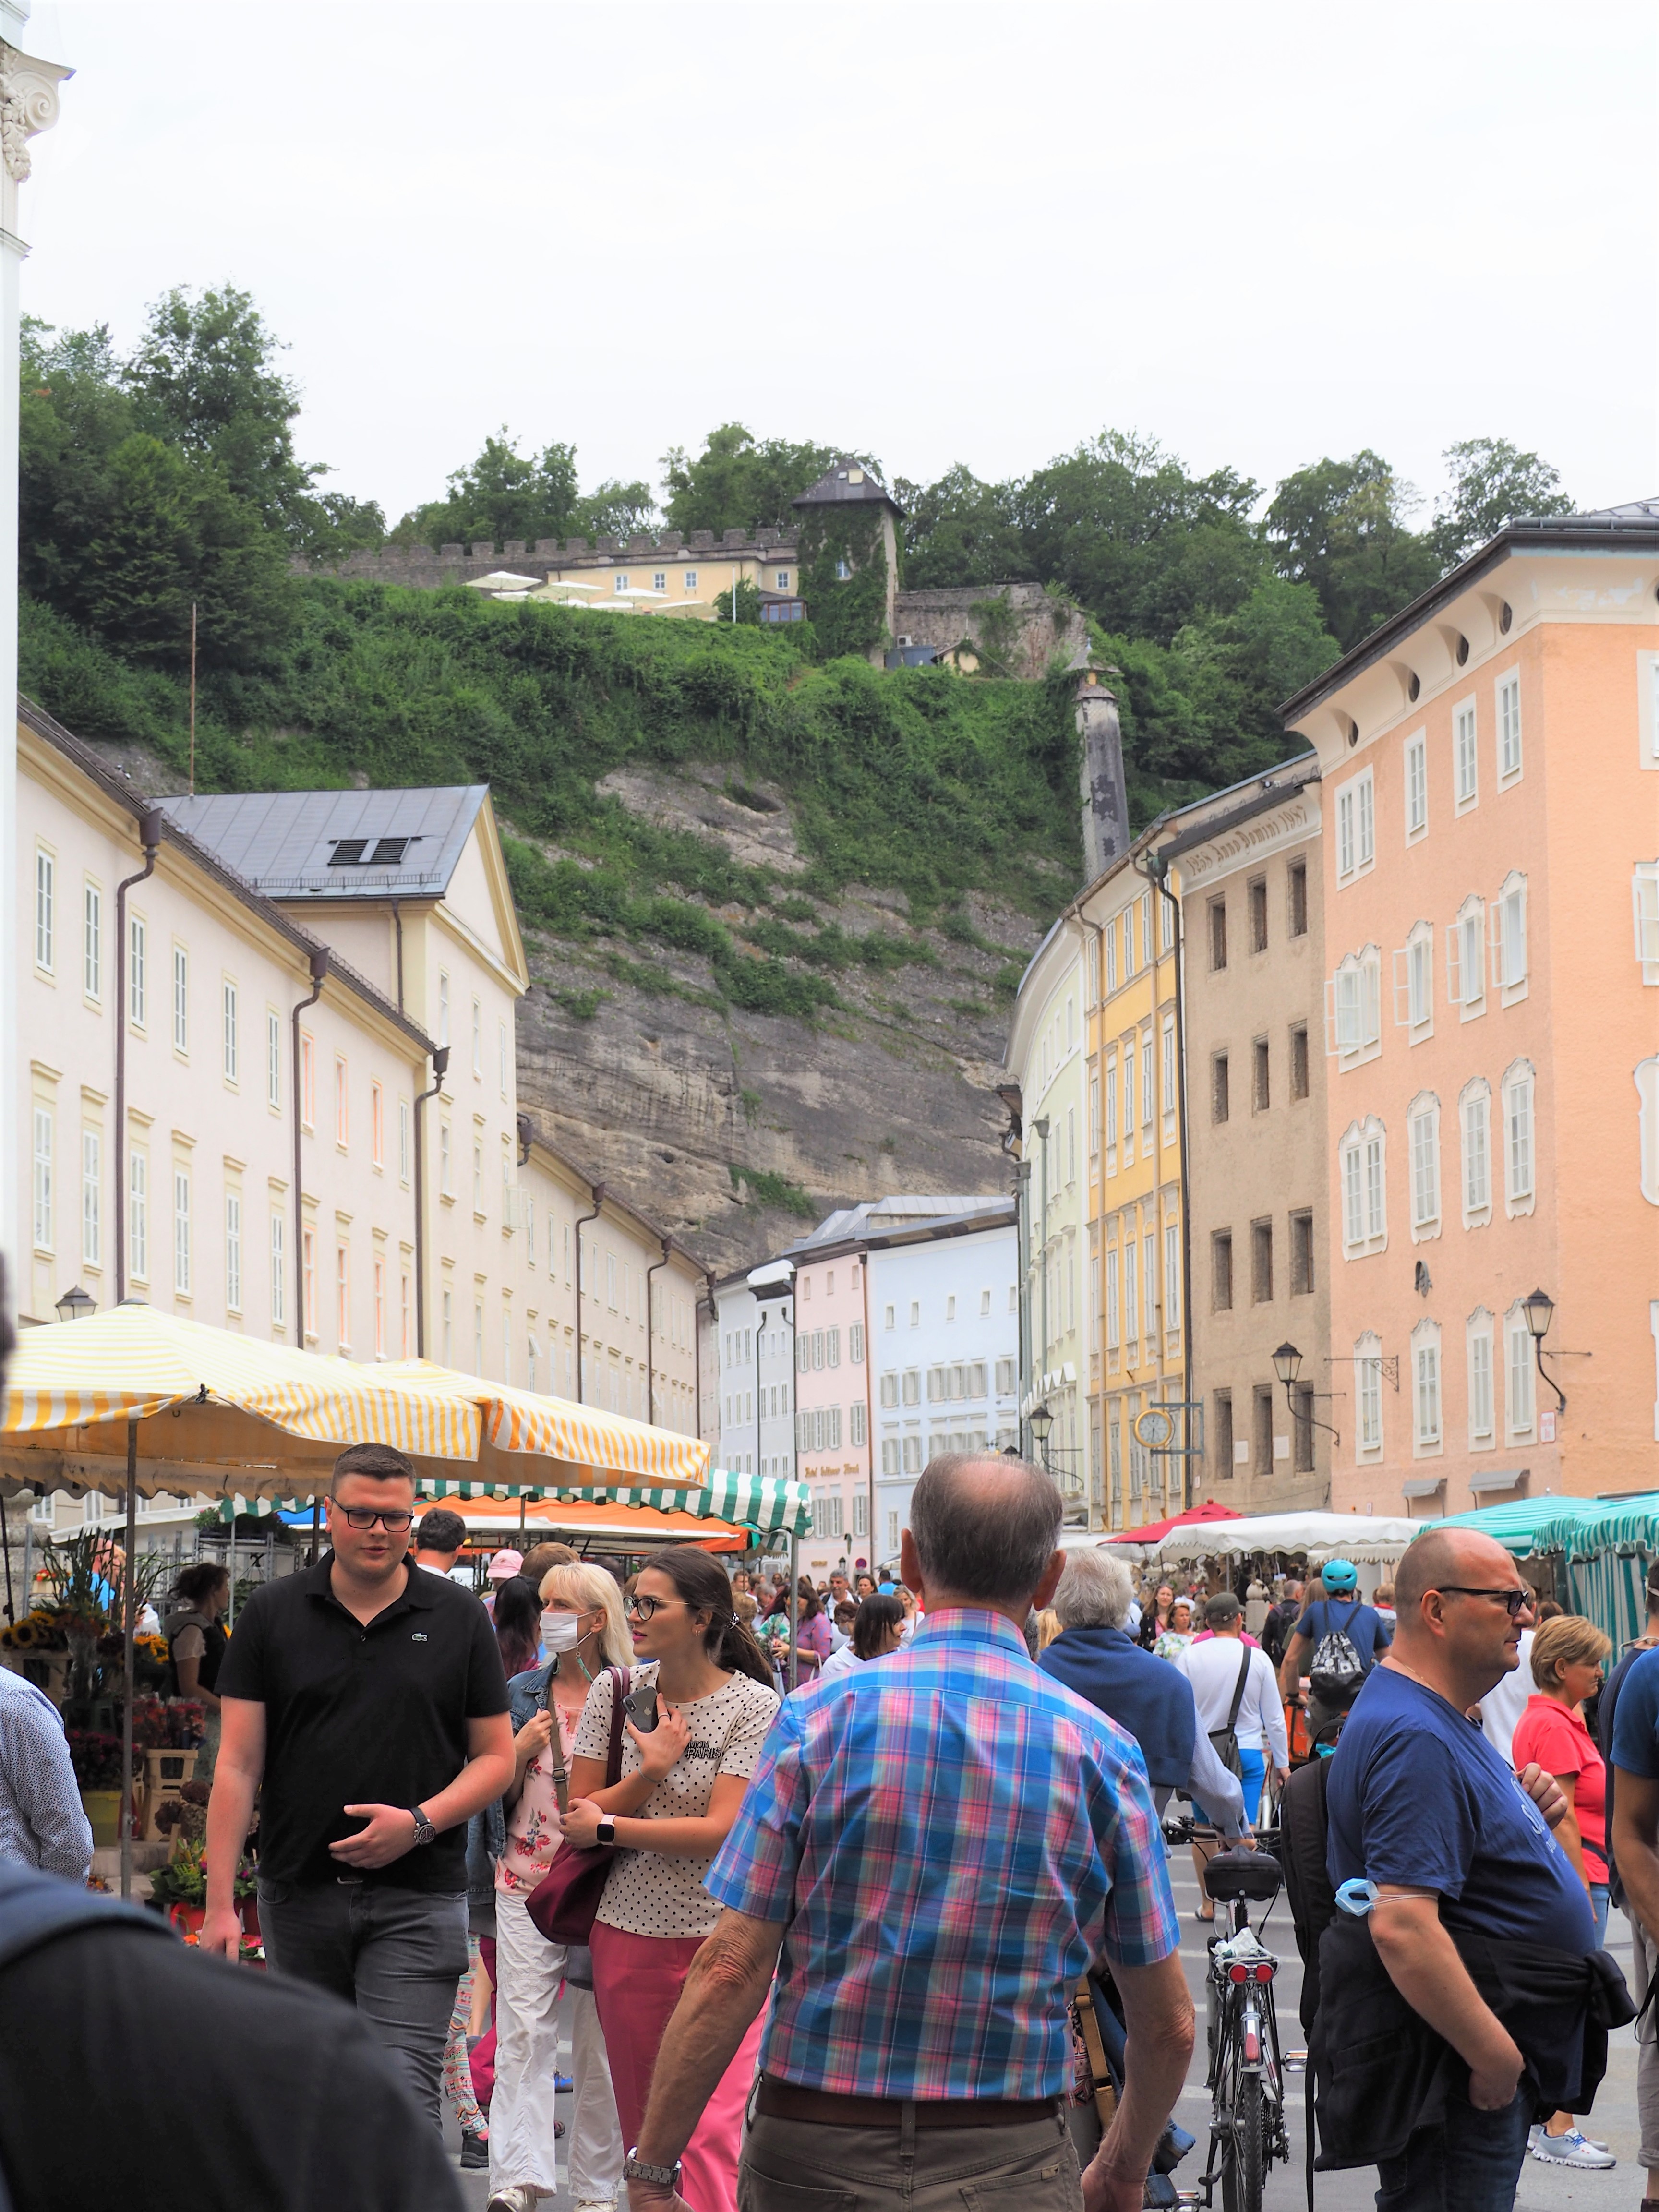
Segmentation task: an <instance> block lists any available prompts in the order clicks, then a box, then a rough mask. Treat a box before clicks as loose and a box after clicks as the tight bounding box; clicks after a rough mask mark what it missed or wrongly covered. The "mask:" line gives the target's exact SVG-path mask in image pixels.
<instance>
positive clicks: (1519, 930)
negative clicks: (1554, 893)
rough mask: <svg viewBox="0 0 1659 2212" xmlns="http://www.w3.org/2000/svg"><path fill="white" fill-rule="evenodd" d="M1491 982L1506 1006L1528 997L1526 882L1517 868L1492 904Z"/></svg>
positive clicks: (1506, 880) (1500, 1000) (1508, 876)
mask: <svg viewBox="0 0 1659 2212" xmlns="http://www.w3.org/2000/svg"><path fill="white" fill-rule="evenodd" d="M1492 987H1493V988H1494V989H1495V990H1496V991H1497V992H1498V999H1499V1003H1500V1004H1501V1005H1503V1006H1514V1005H1515V1003H1516V1000H1520V999H1524V998H1525V997H1526V995H1527V879H1526V878H1525V877H1524V876H1523V875H1522V873H1521V872H1520V870H1519V869H1518V868H1516V869H1512V870H1511V871H1510V873H1509V874H1508V875H1507V876H1506V877H1505V878H1504V888H1503V889H1502V890H1501V891H1499V893H1498V896H1497V897H1496V898H1495V899H1494V900H1493V901H1492Z"/></svg>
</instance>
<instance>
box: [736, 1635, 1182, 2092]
mask: <svg viewBox="0 0 1659 2212" xmlns="http://www.w3.org/2000/svg"><path fill="white" fill-rule="evenodd" d="M704 1883H705V1887H707V1889H708V1892H709V1894H710V1895H711V1896H712V1897H714V1898H715V1899H717V1900H718V1901H719V1903H720V1904H721V1905H732V1906H734V1907H735V1908H736V1910H737V1911H739V1912H745V1913H748V1914H750V1916H751V1917H754V1918H755V1919H757V1920H781V1921H784V1922H786V1923H787V1929H786V1932H785V1935H784V1938H783V1948H782V1951H781V1954H780V1957H779V1960H778V1970H777V1979H776V1982H775V1984H774V1988H773V1993H772V2009H771V2015H770V2017H769V2021H768V2022H767V2027H766V2035H765V2040H764V2043H763V2047H762V2060H761V2063H762V2064H763V2067H764V2068H765V2069H766V2071H767V2072H768V2073H769V2074H774V2075H778V2076H780V2077H781V2079H782V2080H784V2081H794V2082H799V2083H800V2084H801V2085H803V2086H804V2087H808V2088H813V2089H827V2090H830V2091H833V2092H836V2093H840V2094H843V2095H856V2096H870V2097H904V2098H917V2099H922V2098H934V2097H1022V2098H1036V2097H1054V2096H1059V2095H1060V2094H1062V2093H1064V2092H1065V2091H1066V2088H1067V2087H1069V2086H1070V2079H1071V2071H1072V2058H1071V2044H1070V2036H1069V2032H1068V2029H1067V2026H1066V1996H1067V1992H1068V1990H1070V1988H1071V1986H1072V1985H1073V1984H1074V1983H1075V1982H1076V1980H1077V1978H1078V1977H1079V1974H1081V1973H1082V1972H1084V1971H1085V1967H1086V1966H1087V1965H1088V1963H1089V1960H1090V1959H1091V1956H1092V1954H1093V1953H1094V1951H1095V1949H1096V1948H1097V1943H1098V1938H1099V1935H1100V1930H1101V1923H1102V1916H1103V1915H1104V1921H1105V1950H1106V1954H1107V1956H1108V1958H1109V1959H1111V1960H1116V1961H1119V1962H1120V1963H1121V1964H1124V1965H1127V1966H1150V1965H1152V1963H1153V1962H1154V1961H1156V1960H1159V1959H1163V1958H1165V1957H1167V1956H1168V1955H1169V1954H1170V1952H1172V1951H1173V1950H1175V1949H1176V1948H1177V1945H1178V1943H1179V1941H1180V1930H1179V1926H1178V1923H1177V1921H1176V1911H1175V1906H1174V1904H1173V1902H1172V1900H1171V1898H1170V1881H1169V1875H1168V1873H1167V1871H1166V1869H1165V1865H1164V1838H1163V1836H1162V1835H1161V1834H1160V1832H1159V1830H1158V1820H1157V1817H1156V1815H1155V1814H1154V1813H1153V1810H1152V1795H1151V1791H1150V1790H1149V1788H1148V1786H1147V1781H1146V1767H1145V1765H1144V1764H1143V1763H1142V1760H1141V1756H1140V1753H1139V1748H1138V1747H1137V1746H1136V1745H1135V1743H1134V1741H1133V1738H1132V1737H1130V1736H1128V1735H1126V1734H1125V1733H1124V1731H1123V1730H1122V1729H1120V1728H1118V1727H1117V1726H1116V1725H1115V1723H1113V1722H1111V1721H1109V1720H1108V1719H1106V1717H1104V1715H1103V1714H1102V1713H1099V1712H1097V1711H1096V1710H1095V1708H1094V1707H1093V1706H1092V1705H1085V1702H1084V1700H1083V1699H1081V1698H1079V1697H1077V1696H1075V1695H1074V1694H1073V1692H1071V1691H1070V1690H1068V1689H1066V1687H1065V1686H1064V1685H1063V1684H1061V1683H1059V1682H1056V1681H1054V1680H1052V1679H1051V1678H1050V1677H1049V1676H1048V1675H1047V1674H1040V1673H1039V1672H1038V1670H1037V1669H1036V1668H1035V1667H1034V1666H1033V1665H1032V1664H1031V1662H1030V1658H1029V1656H1027V1653H1026V1650H1025V1644H1024V1638H1022V1637H1021V1636H1020V1634H1019V1632H1018V1630H1017V1629H1015V1628H1014V1627H1013V1626H1012V1623H1010V1622H1009V1621H1007V1620H1004V1619H1003V1618H1002V1617H1001V1616H1000V1614H997V1613H991V1612H988V1611H985V1612H981V1611H980V1610H978V1609H974V1610H971V1611H970V1610H969V1609H967V1608H963V1609H960V1610H955V1609H953V1610H951V1611H950V1612H945V1613H929V1614H928V1615H927V1619H926V1620H925V1621H924V1622H923V1623H922V1625H921V1627H920V1628H919V1629H918V1630H917V1632H916V1635H915V1640H914V1642H913V1643H912V1644H911V1645H910V1647H909V1649H908V1650H906V1651H900V1652H896V1653H894V1654H893V1656H891V1657H890V1658H886V1659H878V1660H875V1661H872V1662H871V1663H870V1664H869V1665H868V1666H864V1667H859V1668H854V1671H853V1672H852V1673H851V1674H843V1675H841V1676H839V1677H838V1678H836V1680H832V1681H829V1682H825V1683H823V1684H822V1685H820V1686H814V1687H812V1688H811V1689H809V1690H807V1691H805V1692H801V1693H799V1694H798V1695H796V1696H794V1697H793V1698H787V1699H785V1700H784V1703H783V1706H782V1709H781V1711H780V1712H779V1714H778V1717H777V1719H776V1720H775V1722H774V1723H773V1726H772V1730H771V1733H770V1734H769V1736H768V1737H767V1739H766V1743H765V1745H764V1747H763V1750H762V1752H761V1759H760V1765H759V1766H758V1767H757V1770H756V1772H755V1777H754V1779H753V1780H752V1781H751V1783H750V1785H749V1790H748V1794H747V1795H746V1796H745V1797H744V1801H743V1805H742V1808H741V1810H740V1811H739V1812H738V1818H737V1822H736V1825H735V1826H733V1828H732V1832H731V1833H730V1835H728V1836H727V1838H726V1842H725V1844H724V1845H723V1846H722V1848H721V1850H720V1855H719V1857H717V1858H716V1859H715V1861H714V1865H713V1866H712V1867H711V1868H710V1869H709V1870H708V1875H706V1876H705V1877H704Z"/></svg>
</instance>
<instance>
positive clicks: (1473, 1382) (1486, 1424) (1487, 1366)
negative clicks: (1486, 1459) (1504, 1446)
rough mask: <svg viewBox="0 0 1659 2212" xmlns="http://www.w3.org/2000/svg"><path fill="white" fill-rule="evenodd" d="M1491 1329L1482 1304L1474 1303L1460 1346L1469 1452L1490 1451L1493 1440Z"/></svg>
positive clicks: (1494, 1438)
mask: <svg viewBox="0 0 1659 2212" xmlns="http://www.w3.org/2000/svg"><path fill="white" fill-rule="evenodd" d="M1495 1332H1496V1324H1495V1323H1494V1322H1493V1320H1492V1316H1491V1314H1490V1313H1489V1312H1488V1311H1487V1310H1486V1307H1485V1306H1477V1307H1476V1308H1475V1310H1474V1312H1473V1313H1472V1314H1471V1315H1470V1316H1469V1317H1468V1321H1467V1322H1465V1324H1464V1330H1463V1334H1464V1348H1465V1352H1466V1354H1467V1357H1468V1386H1469V1449H1470V1450H1471V1451H1490V1450H1491V1449H1492V1445H1493V1443H1494V1442H1495V1441H1496V1434H1497V1431H1496V1429H1495V1427H1494V1418H1495V1403H1494V1398H1493V1391H1492V1339H1493V1336H1494V1334H1495Z"/></svg>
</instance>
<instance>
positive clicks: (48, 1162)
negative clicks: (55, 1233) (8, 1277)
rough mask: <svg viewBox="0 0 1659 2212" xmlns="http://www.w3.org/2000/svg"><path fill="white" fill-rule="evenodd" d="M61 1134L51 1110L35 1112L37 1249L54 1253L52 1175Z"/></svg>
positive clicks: (45, 1108)
mask: <svg viewBox="0 0 1659 2212" xmlns="http://www.w3.org/2000/svg"><path fill="white" fill-rule="evenodd" d="M56 1136H57V1131H56V1128H55V1126H54V1123H53V1120H52V1109H51V1107H50V1106H37V1107H36V1108H35V1109H34V1178H33V1197H34V1208H33V1211H34V1249H35V1250H36V1251H37V1252H50V1251H51V1250H52V1174H53V1165H54V1163H53V1153H54V1152H55V1150H56V1141H55V1140H56Z"/></svg>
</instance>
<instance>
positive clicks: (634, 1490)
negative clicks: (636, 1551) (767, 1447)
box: [219, 1467, 812, 1536]
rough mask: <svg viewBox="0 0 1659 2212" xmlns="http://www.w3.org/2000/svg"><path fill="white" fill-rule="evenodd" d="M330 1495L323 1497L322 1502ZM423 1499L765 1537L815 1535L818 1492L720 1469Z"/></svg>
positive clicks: (254, 1509)
mask: <svg viewBox="0 0 1659 2212" xmlns="http://www.w3.org/2000/svg"><path fill="white" fill-rule="evenodd" d="M325 1494H326V1493H325V1492H320V1491H319V1492H318V1493H317V1496H318V1497H319V1498H321V1497H323V1496H324V1495H325ZM419 1495H420V1497H421V1498H422V1499H435V1498H512V1499H513V1500H514V1501H515V1502H516V1500H518V1499H519V1498H565V1499H570V1500H574V1501H577V1502H580V1503H582V1504H609V1505H654V1506H657V1507H659V1509H661V1510H665V1511H669V1512H676V1511H677V1512H680V1513H690V1514H691V1515H693V1516H695V1517H696V1519H697V1520H699V1521H736V1522H740V1523H741V1524H742V1525H743V1526H744V1528H757V1529H759V1530H760V1531H761V1532H762V1533H763V1534H784V1535H793V1536H810V1535H811V1533H812V1492H811V1489H810V1488H809V1486H807V1485H806V1484H805V1483H804V1482H786V1481H783V1480H780V1479H779V1477H777V1476H776V1475H770V1474H734V1473H732V1471H731V1470H730V1469H729V1468H720V1467H716V1468H710V1469H709V1471H708V1481H707V1482H705V1483H702V1484H700V1485H699V1486H697V1487H696V1489H695V1490H684V1489H678V1488H674V1487H671V1486H666V1485H656V1484H651V1483H633V1484H629V1485H625V1486H616V1485H611V1484H605V1483H600V1484H595V1485H593V1486H591V1487H589V1488H586V1489H582V1490H572V1489H571V1488H569V1487H568V1486H567V1485H566V1484H563V1483H556V1482H550V1483H518V1484H514V1485H502V1484H500V1483H487V1482H442V1481H431V1482H422V1484H421V1486H420V1491H419ZM312 1503H313V1498H312V1495H311V1493H310V1492H307V1493H306V1494H305V1495H303V1496H299V1497H294V1498H224V1499H222V1500H221V1502H220V1506H219V1518H220V1519H221V1520H222V1521H230V1520H233V1519H234V1517H235V1516H237V1515H238V1514H240V1513H252V1514H256V1515H264V1514H268V1513H277V1512H287V1513H296V1512H298V1511H299V1510H301V1508H302V1507H305V1506H308V1505H310V1504H312Z"/></svg>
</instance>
